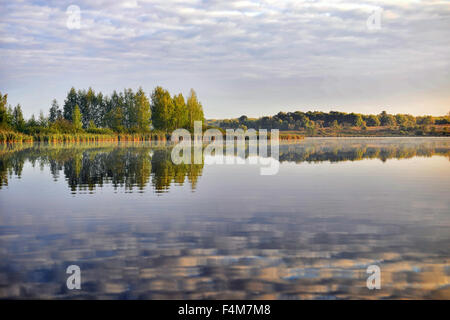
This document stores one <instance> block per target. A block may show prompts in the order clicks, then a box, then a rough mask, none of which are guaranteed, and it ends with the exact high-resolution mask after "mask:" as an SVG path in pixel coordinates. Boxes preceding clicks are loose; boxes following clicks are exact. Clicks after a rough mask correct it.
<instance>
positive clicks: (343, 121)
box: [208, 111, 450, 131]
mask: <svg viewBox="0 0 450 320" xmlns="http://www.w3.org/2000/svg"><path fill="white" fill-rule="evenodd" d="M208 123H209V124H210V125H215V126H218V127H221V128H223V129H236V128H243V129H246V128H247V129H250V128H253V129H279V130H305V129H306V130H307V131H314V130H315V129H318V128H334V129H336V130H339V129H342V127H350V126H351V127H361V128H362V129H364V128H367V127H378V126H390V127H394V126H400V127H405V128H408V127H414V126H416V125H432V124H450V113H449V114H448V115H447V116H442V117H433V116H419V117H415V116H412V115H410V114H395V115H393V114H388V113H387V112H386V111H383V112H381V113H380V114H378V115H375V114H369V115H366V114H359V113H345V112H338V111H330V112H320V111H308V112H301V111H296V112H279V113H278V114H276V115H274V116H272V117H270V116H267V117H261V118H248V117H247V116H245V115H244V116H241V117H239V118H237V119H225V120H209V121H208Z"/></svg>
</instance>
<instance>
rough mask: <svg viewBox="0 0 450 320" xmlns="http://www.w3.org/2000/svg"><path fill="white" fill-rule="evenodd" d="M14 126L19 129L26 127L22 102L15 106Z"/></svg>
mask: <svg viewBox="0 0 450 320" xmlns="http://www.w3.org/2000/svg"><path fill="white" fill-rule="evenodd" d="M13 126H14V128H15V129H16V130H17V131H23V130H24V129H25V120H24V118H23V113H22V107H21V106H20V104H18V105H17V106H15V107H14V110H13Z"/></svg>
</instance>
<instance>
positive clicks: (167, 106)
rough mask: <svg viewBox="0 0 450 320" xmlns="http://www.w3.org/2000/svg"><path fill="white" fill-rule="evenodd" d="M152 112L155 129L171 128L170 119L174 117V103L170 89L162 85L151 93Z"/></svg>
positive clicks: (166, 129) (165, 129)
mask: <svg viewBox="0 0 450 320" xmlns="http://www.w3.org/2000/svg"><path fill="white" fill-rule="evenodd" d="M151 97H152V104H151V113H152V123H153V126H154V127H155V129H159V130H163V131H166V132H167V131H168V130H169V129H170V126H171V123H170V120H171V118H172V117H173V112H174V103H173V100H172V97H171V96H170V93H169V91H167V90H165V89H163V88H162V87H159V86H158V87H156V88H155V89H154V90H153V93H152V95H151Z"/></svg>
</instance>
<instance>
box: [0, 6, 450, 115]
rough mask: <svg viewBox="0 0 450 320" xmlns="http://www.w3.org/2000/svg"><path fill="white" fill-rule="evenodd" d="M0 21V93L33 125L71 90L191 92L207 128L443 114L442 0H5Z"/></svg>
mask: <svg viewBox="0 0 450 320" xmlns="http://www.w3.org/2000/svg"><path fill="white" fill-rule="evenodd" d="M69 6H72V7H69ZM73 6H75V7H73ZM74 8H75V9H78V8H79V18H80V19H79V20H77V17H78V15H77V13H78V11H77V10H74ZM0 16H1V17H2V18H1V19H0V92H2V93H7V94H8V101H9V103H10V104H11V105H16V104H17V103H20V104H21V105H22V108H23V110H24V113H25V116H27V117H29V116H30V115H31V114H32V113H35V114H36V115H37V114H38V113H39V110H41V109H42V110H44V111H45V112H47V111H48V108H49V107H50V105H51V101H52V99H53V98H56V99H57V100H58V102H59V103H60V105H62V104H63V103H64V98H65V97H66V95H67V92H68V91H69V89H70V88H71V87H72V86H74V87H75V88H77V89H87V88H89V87H92V88H93V89H94V90H95V91H96V92H98V91H102V92H103V93H104V94H110V93H111V92H112V91H113V90H114V89H117V90H123V89H124V88H133V89H137V88H139V86H142V88H143V89H144V90H145V91H146V92H147V94H150V92H151V91H152V90H153V88H154V87H155V86H157V85H160V86H163V87H165V88H167V89H168V90H169V91H170V92H171V93H173V94H175V93H178V92H182V93H183V94H184V95H185V96H186V95H187V94H188V92H189V89H190V88H194V89H195V90H196V92H197V94H198V96H199V99H200V101H201V102H202V104H203V107H204V111H205V116H206V118H234V117H239V116H241V115H247V116H249V117H256V116H262V115H273V114H276V113H278V112H279V111H296V110H300V111H309V110H311V111H314V110H318V111H330V110H337V111H344V112H359V113H375V114H376V113H380V112H381V111H382V110H386V111H388V112H389V113H410V114H414V115H424V114H431V115H444V114H447V113H448V112H449V111H450V74H449V71H450V1H448V0H447V1H437V0H427V1H418V0H395V1H371V0H361V1H341V0H334V1H321V0H303V1H301V0H285V1H283V0H263V1H227V0H223V1H222V0H173V1H170V0H147V1H140V0H137V1H134V0H126V1H124V0H116V1H104V0H100V1H79V0H73V1H72V2H65V1H53V0H50V1H20V0H15V1H4V0H0ZM78 22H79V24H78ZM78 27H79V28H78Z"/></svg>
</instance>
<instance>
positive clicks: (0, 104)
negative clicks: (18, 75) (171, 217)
mask: <svg viewBox="0 0 450 320" xmlns="http://www.w3.org/2000/svg"><path fill="white" fill-rule="evenodd" d="M7 104H8V94H4V95H2V93H1V92H0V127H6V126H7V125H8V110H7V108H6V105H7Z"/></svg>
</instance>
